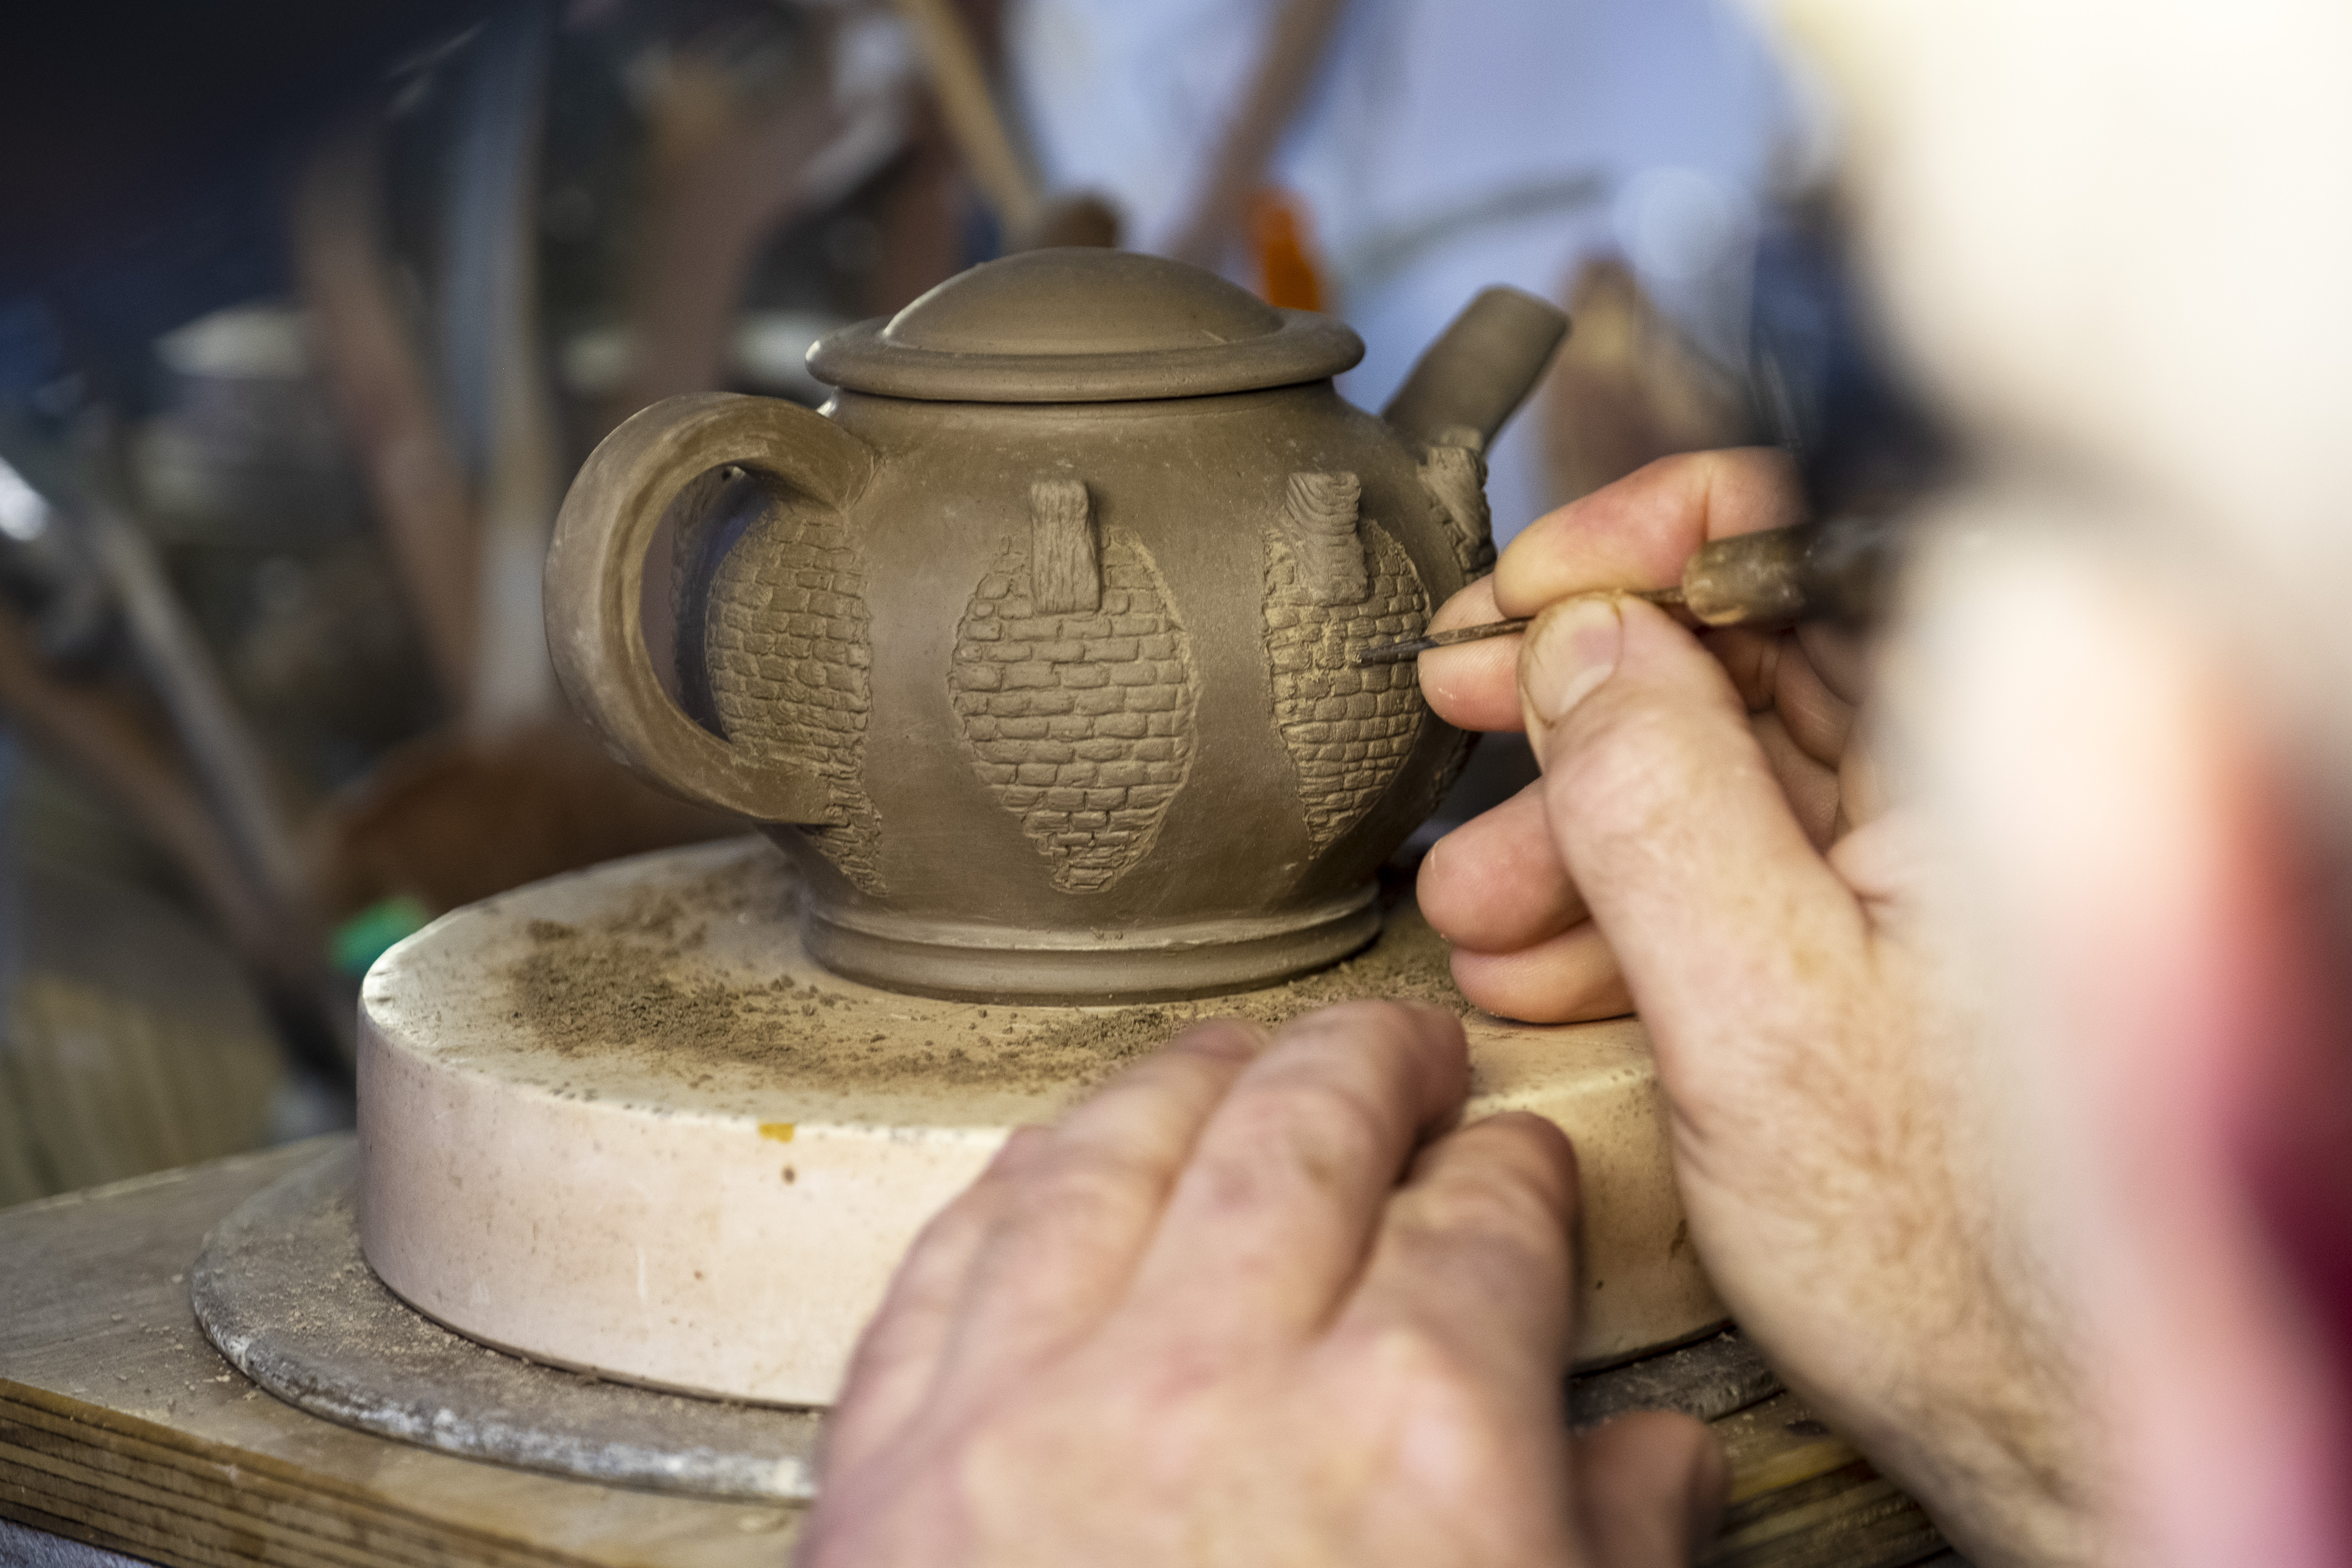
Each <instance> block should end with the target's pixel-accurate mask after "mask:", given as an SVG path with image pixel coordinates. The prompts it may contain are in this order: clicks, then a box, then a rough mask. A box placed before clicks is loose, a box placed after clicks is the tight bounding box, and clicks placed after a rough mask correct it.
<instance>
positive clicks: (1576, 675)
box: [1519, 594, 1625, 724]
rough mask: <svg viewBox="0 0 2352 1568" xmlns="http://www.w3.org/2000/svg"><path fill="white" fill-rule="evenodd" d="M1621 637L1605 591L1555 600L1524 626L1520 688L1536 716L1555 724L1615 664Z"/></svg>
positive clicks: (1614, 608) (1613, 604) (1614, 606)
mask: <svg viewBox="0 0 2352 1568" xmlns="http://www.w3.org/2000/svg"><path fill="white" fill-rule="evenodd" d="M1624 641H1625V629H1624V623H1623V622H1622V621H1621V620H1619V619H1618V616H1617V601H1616V600H1615V599H1613V598H1611V597H1609V596H1607V595H1599V594H1596V595H1591V596H1590V597H1587V598H1581V599H1570V600H1569V601H1568V602H1567V603H1565V604H1560V605H1553V606H1552V607H1551V608H1550V609H1549V610H1546V611H1545V612H1544V613H1543V614H1542V615H1541V616H1538V618H1537V620H1536V624H1535V625H1534V626H1529V627H1528V640H1527V647H1525V648H1524V649H1522V650H1521V652H1520V654H1519V690H1520V693H1521V694H1522V695H1523V696H1524V697H1525V698H1526V700H1527V704H1528V707H1529V708H1530V709H1532V710H1534V711H1535V716H1536V717H1537V718H1538V719H1540V720H1541V721H1543V722H1545V723H1546V724H1557V723H1559V721H1561V720H1562V719H1564V718H1566V717H1567V716H1568V714H1569V713H1570V710H1573V709H1574V708H1575V707H1576V705H1577V704H1578V703H1580V702H1581V701H1583V700H1585V699H1586V698H1587V697H1589V696H1591V694H1592V689H1593V688H1594V687H1596V686H1599V685H1600V684H1601V682H1602V681H1604V680H1606V679H1609V677H1610V675H1611V674H1612V672H1614V671H1615V669H1616V668H1617V658H1618V655H1619V652H1620V651H1621V650H1622V647H1623V646H1624Z"/></svg>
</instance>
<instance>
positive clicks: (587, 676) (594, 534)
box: [545, 392, 874, 824]
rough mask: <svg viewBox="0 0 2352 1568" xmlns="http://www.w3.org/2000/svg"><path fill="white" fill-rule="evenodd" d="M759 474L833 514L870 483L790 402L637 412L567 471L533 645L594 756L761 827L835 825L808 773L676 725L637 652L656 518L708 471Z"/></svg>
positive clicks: (868, 470)
mask: <svg viewBox="0 0 2352 1568" xmlns="http://www.w3.org/2000/svg"><path fill="white" fill-rule="evenodd" d="M730 466H732V467H736V468H747V469H750V470H751V471H752V472H755V473H760V474H765V475H767V476H769V477H771V478H772V479H776V480H778V481H779V482H781V483H782V484H783V485H786V486H788V487H789V488H791V489H794V490H797V491H799V492H800V493H802V494H803V495H805V496H807V497H809V498H810V499H811V500H815V501H817V502H818V503H820V504H821V505H824V506H829V507H834V508H836V509H839V508H845V507H847V506H848V505H849V504H850V503H851V502H853V501H854V500H856V498H857V496H858V494H859V492H860V491H862V490H863V489H865V488H866V481H867V480H868V479H870V478H871V477H872V475H873V472H874V454H873V451H872V449H871V448H870V447H867V446H866V443H864V442H863V441H860V440H859V439H857V437H855V436H852V435H850V434H849V433H848V432H847V431H845V430H844V429H842V428H841V426H838V425H835V423H834V422H833V421H832V420H830V419H826V418H824V417H823V416H819V415H815V414H812V413H810V412H808V411H807V410H806V409H804V408H801V407H798V406H796V405H793V404H789V403H783V402H780V401H778V400H776V399H773V398H765V397H746V396H742V395H738V394H734V393H723V392H704V393H692V394H688V395H686V396H682V397H670V398H665V399H664V400H662V401H661V402H659V403H656V404H655V405H652V406H651V407H649V408H646V409H643V410H640V411H639V412H638V413H637V414H635V416H631V417H630V418H629V419H628V420H627V421H626V422H625V423H624V424H623V425H622V426H621V427H620V428H619V429H617V430H614V432H613V433H612V434H611V435H609V436H607V437H604V440H603V441H602V442H601V443H599V444H598V446H597V447H596V450H595V451H594V452H593V453H591V454H590V455H589V458H588V461H587V462H586V463H584V464H583V465H582V466H581V468H580V473H579V477H578V478H576V479H573V480H572V489H571V490H570V492H569V493H568V494H566V495H565V496H564V498H563V509H562V511H561V512H560V513H558V514H557V516H556V520H555V538H554V542H552V543H551V545H550V546H549V547H548V552H547V575H546V593H545V604H546V614H547V647H548V652H549V654H550V655H551V658H553V660H554V664H555V674H556V679H558V680H560V681H561V682H562V686H563V689H564V692H565V694H566V695H567V696H569V697H570V698H571V699H572V707H573V708H575V709H577V710H579V712H580V715H581V717H582V718H583V719H585V720H586V721H588V723H589V725H590V726H591V727H592V728H593V729H594V730H595V731H596V732H597V734H599V735H600V736H602V737H603V738H604V744H605V747H606V749H607V750H609V751H611V752H614V754H615V755H616V756H618V757H619V758H620V759H621V761H623V762H624V763H627V764H628V765H629V766H630V767H631V768H632V769H633V770H635V772H637V773H641V774H643V775H644V776H645V777H646V778H648V779H650V780H651V781H653V782H654V783H655V784H659V785H660V786H661V787H662V788H664V789H666V790H667V791H668V792H669V793H671V794H672V795H679V796H682V797H683V798H685V799H687V800H690V801H693V802H695V803H697V804H698V805H711V806H717V807H719V809H720V810H723V811H731V812H736V813H739V814H740V815H742V816H749V817H751V818H754V819H755V820H758V821H761V822H798V823H812V824H815V823H837V822H839V821H840V820H842V814H841V812H840V809H839V808H838V807H836V806H835V805H833V804H832V802H831V799H830V797H829V794H828V792H827V790H826V787H825V784H824V780H823V779H821V778H820V777H819V776H818V775H817V773H816V771H815V770H814V768H811V767H805V766H796V765H793V763H779V762H777V761H774V760H772V759H769V758H764V757H758V756H754V755H752V754H751V753H750V752H747V751H745V750H744V749H743V748H742V747H740V746H737V745H734V744H731V743H730V742H727V741H725V740H722V739H720V738H719V736H717V735H714V734H712V733H711V732H710V731H708V730H706V729H704V728H703V727H702V726H701V725H699V724H698V723H696V722H695V721H693V720H692V719H690V718H688V716H687V714H686V711H685V710H683V709H681V708H680V707H679V706H678V705H677V702H676V701H675V700H672V698H671V697H670V695H669V693H668V692H667V691H666V690H664V689H663V688H662V684H661V679H660V678H659V677H658V676H657V675H656V673H655V671H654V664H653V657H652V655H651V654H650V653H649V652H648V651H647V649H646V637H645V625H644V598H645V575H646V551H647V550H648V549H649V548H650V547H651V546H652V544H653V541H654V533H655V530H656V528H657V527H658V526H659V525H660V522H661V520H662V514H663V513H664V512H665V511H667V510H668V509H669V506H670V503H671V502H673V501H675V500H677V497H678V494H679V492H680V491H682V490H684V489H686V487H687V486H688V485H689V484H691V483H692V482H693V481H694V480H695V479H698V478H699V477H701V476H702V475H704V474H706V473H709V471H710V470H711V469H713V468H725V467H730Z"/></svg>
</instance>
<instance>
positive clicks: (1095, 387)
mask: <svg viewBox="0 0 2352 1568" xmlns="http://www.w3.org/2000/svg"><path fill="white" fill-rule="evenodd" d="M1281 314H1282V317H1283V321H1282V325H1281V326H1280V327H1279V328H1277V329H1276V331H1272V332H1269V333H1266V334H1265V335H1264V336H1262V337H1254V338H1245V339H1242V340H1239V341H1236V342H1223V343H1203V344H1199V345H1186V346H1182V347H1176V348H1164V349H1135V350H1125V351H1121V352H1118V353H1075V354H1070V353H1062V354H1057V353H1032V354H1024V353H960V352H953V351H947V350H940V349H921V348H915V347H912V346H909V345H907V344H903V343H894V342H889V341H888V340H887V338H885V337H884V336H883V331H884V329H886V328H887V326H888V325H889V324H890V322H889V319H887V318H881V317H877V318H876V319H874V320H872V321H860V322H858V323H856V325H855V326H850V327H844V328H842V329H841V330H840V331H835V332H832V333H828V334H827V335H826V336H825V337H824V338H821V339H819V340H818V341H817V342H816V344H815V346H814V347H813V348H811V349H810V350H809V355H808V365H809V372H810V374H813V375H814V376H815V377H816V378H817V379H818V380H819V381H822V382H824V383H826V384H829V385H833V386H837V387H839V388H841V389H842V390H843V391H845V392H861V393H872V394H877V395H883V396H887V397H906V398H914V399H918V400H921V401H927V402H942V403H1138V402H1150V401H1152V400H1155V399H1159V398H1171V397H1203V396H1213V395H1216V394H1218V393H1225V392H1258V391H1264V390H1265V389H1267V388H1269V387H1276V386H1296V385H1301V384H1306V383H1309V382H1316V381H1324V380H1328V379H1329V378H1330V377H1332V376H1334V375H1338V374H1339V373H1341V372H1342V371H1346V370H1350V369H1352V368H1354V367H1355V365H1356V364H1357V363H1359V362H1360V361H1361V360H1362V359H1363V357H1364V342H1363V340H1362V339H1361V338H1360V337H1358V336H1357V335H1356V333H1355V332H1354V331H1352V330H1351V329H1349V327H1348V325H1347V324H1346V323H1345V322H1342V321H1336V320H1334V319H1333V318H1331V317H1329V316H1322V315H1317V314H1315V313H1314V312H1312V311H1307V310H1283V311H1282V312H1281Z"/></svg>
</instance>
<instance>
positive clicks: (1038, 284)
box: [808, 247, 1364, 403]
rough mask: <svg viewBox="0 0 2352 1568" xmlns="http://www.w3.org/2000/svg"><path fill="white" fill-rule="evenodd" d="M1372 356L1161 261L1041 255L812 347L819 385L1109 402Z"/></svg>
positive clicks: (1286, 374)
mask: <svg viewBox="0 0 2352 1568" xmlns="http://www.w3.org/2000/svg"><path fill="white" fill-rule="evenodd" d="M1363 357H1364V342H1363V340H1362V339H1361V338H1359V337H1358V336H1356V334H1355V333H1354V332H1353V331H1349V328H1348V327H1347V325H1346V324H1345V323H1344V322H1341V321H1337V320H1334V319H1333V318H1331V317H1329V316H1319V315H1317V314H1315V313H1314V312H1313V311H1310V310H1280V309H1277V308H1276V307H1275V306H1272V305H1268V304H1266V303H1265V302H1264V301H1262V300H1259V299H1258V298H1257V296H1255V295H1254V294H1252V293H1250V292H1249V290H1247V289H1242V288H1239V287H1237V286H1235V285H1234V284H1232V283H1229V282H1227V281H1226V280H1225V279H1223V278H1220V277H1218V276H1217V275H1216V274H1215V273H1213V272H1210V271H1206V270H1204V269H1202V268H1198V267H1192V266H1189V265H1187V264H1186V263H1184V262H1181V261H1171V260H1169V259H1167V258H1164V257H1158V256H1145V255H1140V254H1139V253H1137V252H1134V251H1127V250H1101V249H1090V248H1081V247H1071V248H1067V249H1059V250H1032V251H1025V252H1023V253H1022V254H1020V255H1018V256H1008V257H1006V258H1003V260H1001V261H990V262H985V263H983V264H982V265H981V266H978V267H975V268H972V269H971V270H970V271H969V272H963V273H959V274H958V275H957V276H955V277H953V278H950V279H948V280H947V281H946V282H944V283H942V284H940V286H939V287H938V288H936V289H932V290H931V291H930V292H929V293H928V294H925V295H924V296H923V297H922V298H921V299H919V300H916V301H915V302H914V303H913V304H911V305H909V306H908V307H907V308H906V309H905V310H901V311H899V312H898V314H897V315H896V316H893V317H891V318H890V320H889V321H887V322H886V321H880V320H878V319H877V320H875V321H860V322H858V323H857V324H856V326H854V327H844V328H843V329H841V330H840V331H836V332H832V333H829V334H827V335H826V336H825V337H824V338H821V339H819V340H818V341H817V343H816V346H815V347H814V348H812V349H810V350H809V356H808V364H809V370H810V372H811V373H812V374H814V375H815V376H816V378H817V379H818V380H819V381H824V382H829V383H831V384H833V385H835V386H838V387H843V388H845V389H846V390H848V391H851V392H870V393H879V394H881V395H885V396H889V397H918V398H927V399H932V400H936V401H942V402H959V403H1112V402H1125V401H1129V400H1135V399H1143V398H1159V397H1203V396H1207V395H1212V394H1214V393H1221V392H1249V391H1254V390H1256V389H1258V388H1261V387H1268V386H1293V385H1297V384H1298V383H1300V382H1307V381H1320V380H1322V379H1324V378H1325V377H1326V376H1332V375H1337V374H1339V373H1340V372H1341V371H1343V370H1347V369H1349V367H1350V366H1352V365H1354V364H1355V363H1356V362H1357V361H1359V360H1360V359H1362V358H1363Z"/></svg>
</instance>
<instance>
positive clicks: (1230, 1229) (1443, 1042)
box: [1130, 1002, 1469, 1349]
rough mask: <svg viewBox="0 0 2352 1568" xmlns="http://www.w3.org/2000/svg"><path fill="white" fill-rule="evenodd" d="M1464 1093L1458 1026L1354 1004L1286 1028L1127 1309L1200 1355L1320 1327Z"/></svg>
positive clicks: (1179, 1192)
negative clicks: (1418, 1155) (1395, 1195)
mask: <svg viewBox="0 0 2352 1568" xmlns="http://www.w3.org/2000/svg"><path fill="white" fill-rule="evenodd" d="M1468 1089H1469V1056H1468V1050H1467V1047H1466V1045H1465V1041H1464V1038H1463V1034H1462V1025H1461V1022H1460V1020H1459V1019H1456V1018H1455V1017H1454V1016H1452V1015H1451V1014H1447V1013H1444V1012H1441V1011H1439V1010H1438V1009H1436V1008H1434V1007H1424V1006H1419V1005H1412V1004H1404V1003H1383V1002H1360V1003H1350V1004H1348V1005H1343V1006H1339V1007H1332V1008H1328V1009H1326V1010H1325V1011H1323V1012H1320V1013H1315V1014H1310V1015H1308V1016H1307V1017H1305V1018H1302V1019H1300V1020H1298V1021H1297V1023H1294V1024H1291V1025H1289V1026H1286V1027H1285V1028H1284V1029H1283V1030H1282V1032H1281V1033H1280V1034H1279V1035H1278V1036H1277V1037H1276V1042H1275V1045H1274V1047H1273V1048H1272V1049H1270V1050H1269V1051H1267V1052H1266V1054H1265V1056H1263V1057H1261V1058H1258V1059H1257V1061H1255V1063H1253V1064H1252V1065H1251V1066H1250V1068H1248V1070H1246V1071H1245V1072H1244V1073H1243V1074H1242V1076H1241V1078H1240V1079H1239V1080H1238V1081H1237V1082H1236V1083H1235V1084H1234V1088H1233V1090H1232V1092H1230V1093H1229V1094H1227V1095H1226V1096H1225V1098H1224V1100H1223V1103H1222V1104H1220V1105H1219V1106H1218V1107H1217V1109H1216V1110H1215V1112H1214V1114H1213V1115H1212V1116H1211V1117H1210V1119H1209V1123H1208V1125H1207V1126H1206V1127H1205V1128H1204V1129H1203V1130H1202V1133H1201V1137H1200V1141H1199V1143H1198V1145H1197V1147H1196V1148H1195V1149H1194V1151H1193V1154H1192V1163H1190V1164H1189V1165H1187V1166H1186V1167H1185V1169H1184V1172H1183V1173H1182V1175H1181V1177H1179V1178H1178V1181H1177V1184H1176V1189H1175V1192H1174V1194H1172V1195H1171V1198H1170V1199H1169V1203H1168V1208H1167V1214H1166V1217H1165V1219H1164V1220H1163V1222H1162V1223H1161V1226H1160V1233H1159V1235H1158V1236H1157V1237H1154V1239H1153V1241H1152V1243H1151V1247H1150V1252H1149V1253H1148V1254H1147V1256H1146V1257H1145V1258H1144V1260H1143V1263H1142V1265H1141V1267H1140V1268H1138V1269H1137V1270H1136V1274H1135V1282H1134V1286H1133V1290H1132V1296H1131V1303H1130V1304H1131V1307H1132V1309H1133V1310H1135V1311H1136V1312H1137V1313H1138V1315H1139V1318H1140V1319H1141V1320H1142V1321H1145V1322H1146V1323H1147V1324H1150V1325H1153V1326H1155V1327H1158V1328H1160V1329H1166V1330H1171V1331H1174V1332H1176V1333H1178V1334H1180V1335H1181V1337H1183V1338H1184V1339H1186V1340H1187V1341H1189V1342H1192V1343H1195V1344H1198V1345H1200V1346H1202V1348H1204V1349H1213V1348H1216V1347H1220V1346H1223V1347H1232V1348H1239V1347H1242V1346H1245V1345H1251V1344H1277V1343H1282V1342H1293V1341H1295V1340H1296V1339H1297V1337H1299V1336H1301V1335H1303V1334H1305V1333H1307V1332H1308V1331H1311V1330H1312V1329H1313V1328H1315V1327H1316V1326H1317V1325H1318V1324H1320V1323H1322V1322H1324V1321H1327V1320H1328V1317H1329V1314H1330V1311H1331V1310H1332V1308H1333V1306H1334V1305H1335V1304H1336V1302H1337V1301H1338V1300H1339V1296H1340V1294H1341V1292H1342V1291H1343V1290H1344V1289H1346V1288H1347V1285H1348V1283H1349V1281H1350V1280H1351V1279H1354V1277H1355V1275H1356V1273H1357V1271H1358V1269H1359V1268H1360V1267H1361V1265H1362V1262H1363V1258H1364V1251H1365V1248H1366V1246H1367V1244H1368V1242H1369V1240H1370V1236H1371V1233H1372V1230H1373V1228H1374V1226H1375V1224H1376V1223H1377V1221H1378V1218H1379V1215H1380V1213H1381V1206H1382V1205H1384V1204H1385V1203H1386V1202H1387V1200H1388V1195H1389V1193H1390V1190H1391V1188H1392V1187H1393V1186H1394V1185H1395V1184H1396V1181H1397V1177H1398V1175H1399V1174H1400V1173H1402V1171H1403V1169H1404V1167H1405V1163H1406V1161H1407V1159H1408V1158H1410V1156H1411V1155H1412V1150H1413V1147H1414V1146H1415V1145H1416V1144H1417V1143H1418V1142H1420V1141H1421V1140H1422V1139H1423V1138H1424V1137H1426V1136H1428V1135H1429V1134H1430V1133H1431V1132H1433V1131H1435V1130H1436V1129H1437V1128H1438V1127H1440V1126H1442V1125H1443V1124H1444V1123H1445V1122H1446V1121H1449V1120H1451V1119H1452V1118H1453V1117H1454V1116H1455V1115H1457V1114H1459V1113H1460V1111H1461V1109H1462V1102H1463V1100H1464V1098H1465V1095H1466V1094H1467V1092H1468Z"/></svg>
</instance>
